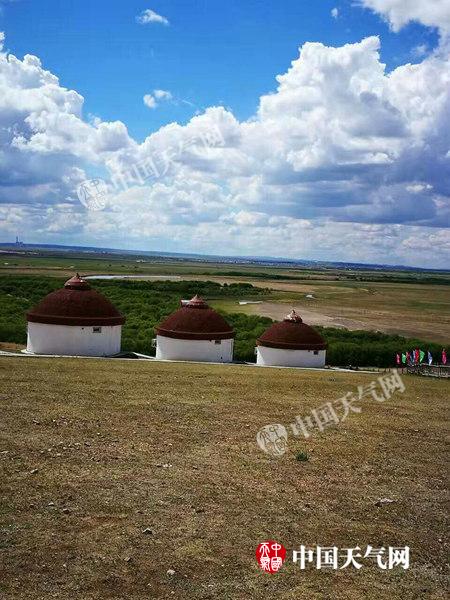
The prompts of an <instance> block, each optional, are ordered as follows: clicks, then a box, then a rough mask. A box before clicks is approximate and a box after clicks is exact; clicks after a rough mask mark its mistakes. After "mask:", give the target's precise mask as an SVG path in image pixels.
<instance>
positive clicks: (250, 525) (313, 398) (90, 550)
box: [0, 357, 449, 600]
mask: <svg viewBox="0 0 450 600" xmlns="http://www.w3.org/2000/svg"><path fill="white" fill-rule="evenodd" d="M0 377H1V383H0V385H1V389H0V394H1V395H0V403H1V421H0V423H1V436H2V439H1V445H0V465H1V469H2V477H1V481H2V486H1V487H2V490H1V493H0V498H1V506H0V520H1V525H0V527H1V529H0V531H1V538H0V597H1V598H2V600H3V599H5V600H24V599H27V600H41V599H42V600H44V599H45V600H48V599H52V598H57V599H61V600H75V599H76V600H94V599H95V600H106V599H117V600H118V599H120V600H137V599H164V598H177V599H183V600H190V599H193V600H196V599H216V598H219V599H245V600H247V599H253V598H255V599H264V600H265V599H269V598H280V599H283V600H294V599H295V600H315V599H321V600H322V599H330V600H344V599H345V600H361V599H362V598H367V599H369V600H371V599H374V600H375V599H380V598H383V599H384V598H386V599H394V600H395V599H401V600H408V599H420V600H422V599H441V598H445V597H446V590H447V582H448V579H447V577H446V575H447V572H446V557H447V550H448V546H447V543H446V539H445V535H446V517H445V515H446V512H445V508H446V505H445V502H446V485H445V483H446V482H445V478H446V456H445V434H446V425H445V423H446V413H447V410H446V405H447V400H448V396H449V394H448V392H449V382H448V381H442V380H441V381H439V380H432V379H425V378H424V379H420V378H415V377H413V376H406V375H405V376H404V382H405V385H406V391H405V392H404V394H400V393H397V394H395V395H393V397H392V398H391V399H389V400H387V401H386V402H384V403H377V402H375V401H374V400H372V399H365V400H364V401H362V403H361V406H362V412H361V413H360V414H351V415H350V416H349V417H348V419H347V420H346V421H345V423H343V424H341V425H339V426H335V427H333V428H329V429H326V430H325V431H324V432H322V433H320V434H317V435H315V436H313V437H311V438H309V439H308V440H304V439H303V440H301V439H300V438H293V441H291V440H290V444H289V451H288V453H287V454H285V455H284V456H283V457H281V458H271V457H269V456H268V455H266V454H264V453H263V452H262V451H261V450H260V449H259V448H258V446H257V444H256V440H255V435H256V432H257V430H258V429H259V428H260V427H261V426H263V425H265V424H268V423H282V424H285V425H286V426H287V425H288V424H289V423H290V422H292V421H293V419H294V417H295V416H296V415H305V414H307V413H308V411H309V410H310V409H311V408H317V407H318V406H320V405H322V404H324V403H325V402H327V401H330V400H336V399H338V398H339V397H341V396H343V395H344V394H345V393H346V392H348V391H354V390H355V389H356V386H357V385H360V384H368V383H370V381H372V380H373V379H374V377H376V374H363V373H337V372H333V371H317V372H313V371H295V370H290V369H261V368H257V367H244V366H231V365H230V366H217V365H198V364H190V365H189V364H181V363H179V364H176V363H158V362H137V361H111V360H109V361H108V360H97V359H93V360H89V359H41V358H31V357H30V358H25V357H24V358H12V357H8V358H0ZM302 450H303V451H306V452H308V454H309V457H310V459H309V460H308V461H306V462H299V461H297V460H296V459H295V454H296V453H297V452H298V451H302ZM386 497H387V498H390V499H392V500H394V502H392V503H390V504H386V505H382V506H377V505H376V502H377V500H379V499H380V498H386ZM145 530H147V531H145ZM267 539H275V540H278V541H280V542H281V543H283V544H284V545H285V546H286V548H287V550H288V560H287V561H286V563H285V564H284V565H283V567H282V569H281V571H280V572H279V573H277V574H274V575H270V574H265V573H263V572H262V571H260V570H259V568H258V565H257V563H256V560H255V548H256V546H257V545H258V544H259V543H260V542H262V541H265V540H267ZM300 544H304V545H307V546H315V545H317V544H319V545H322V546H334V545H336V546H339V547H340V548H344V547H353V546H356V545H359V546H361V547H364V548H365V547H366V546H367V545H368V544H371V545H372V546H377V547H379V546H405V545H408V546H410V547H411V567H410V569H409V570H406V571H405V570H403V569H401V568H396V569H394V570H392V571H383V570H380V569H379V568H377V567H376V566H368V565H367V563H364V567H363V568H362V569H361V570H360V571H357V570H356V569H352V568H347V569H345V570H341V571H339V572H332V571H328V572H325V571H318V570H316V569H314V568H312V567H309V568H308V569H307V570H305V571H301V570H300V569H299V567H298V566H295V565H294V564H292V560H291V558H292V550H293V549H298V548H299V546H300ZM169 569H172V570H173V571H174V573H172V574H168V573H167V571H168V570H169Z"/></svg>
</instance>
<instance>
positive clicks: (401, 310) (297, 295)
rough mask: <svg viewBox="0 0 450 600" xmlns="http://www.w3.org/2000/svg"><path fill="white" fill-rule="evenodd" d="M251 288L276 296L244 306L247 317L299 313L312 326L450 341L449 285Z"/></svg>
mask: <svg viewBox="0 0 450 600" xmlns="http://www.w3.org/2000/svg"><path fill="white" fill-rule="evenodd" d="M252 283H253V285H254V286H259V285H263V286H264V287H269V288H271V289H272V290H273V293H272V295H271V297H268V298H266V301H265V302H263V303H262V304H247V305H245V306H240V307H239V310H240V311H242V312H245V313H246V314H258V315H261V316H265V317H270V318H272V319H277V320H279V319H282V318H283V316H284V315H285V314H286V313H288V312H289V311H290V309H291V308H295V309H296V310H298V312H299V313H300V314H301V315H303V317H304V320H305V321H306V322H307V323H309V324H311V325H323V326H326V327H344V328H347V329H367V330H373V331H377V330H378V331H383V332H385V333H393V334H399V335H404V336H405V337H418V338H422V339H425V340H429V341H432V342H441V343H443V344H448V341H449V340H450V288H449V287H447V286H444V285H417V284H412V283H409V284H406V283H365V282H364V283H363V282H348V281H346V282H325V281H311V282H308V281H301V282H298V283H292V282H279V281H271V280H270V279H267V280H265V281H264V282H252ZM308 294H309V295H313V296H314V298H312V299H310V298H307V295H308ZM236 304H237V303H236V301H233V300H229V301H228V300H220V301H219V302H218V303H216V304H215V307H217V308H222V309H223V310H227V311H232V310H236Z"/></svg>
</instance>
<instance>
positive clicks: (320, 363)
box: [256, 346, 326, 367]
mask: <svg viewBox="0 0 450 600" xmlns="http://www.w3.org/2000/svg"><path fill="white" fill-rule="evenodd" d="M325 358H326V350H319V351H318V354H314V350H282V349H280V348H268V347H267V346H257V347H256V364H257V365H267V366H277V367H324V366H325Z"/></svg>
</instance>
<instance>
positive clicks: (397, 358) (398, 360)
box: [395, 352, 400, 365]
mask: <svg viewBox="0 0 450 600" xmlns="http://www.w3.org/2000/svg"><path fill="white" fill-rule="evenodd" d="M395 361H396V363H397V364H398V365H399V364H400V354H399V353H398V352H397V354H396V355H395Z"/></svg>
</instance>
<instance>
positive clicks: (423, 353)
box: [419, 350, 425, 362]
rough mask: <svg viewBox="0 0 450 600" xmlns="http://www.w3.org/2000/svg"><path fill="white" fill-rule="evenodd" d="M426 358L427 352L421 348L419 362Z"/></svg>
mask: <svg viewBox="0 0 450 600" xmlns="http://www.w3.org/2000/svg"><path fill="white" fill-rule="evenodd" d="M424 358H425V352H424V351H423V350H419V362H422V361H423V359H424Z"/></svg>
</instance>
